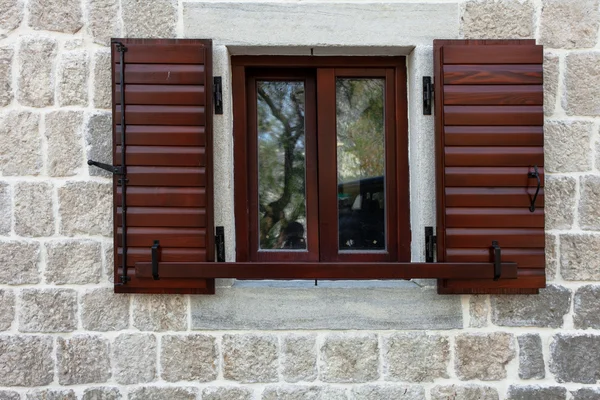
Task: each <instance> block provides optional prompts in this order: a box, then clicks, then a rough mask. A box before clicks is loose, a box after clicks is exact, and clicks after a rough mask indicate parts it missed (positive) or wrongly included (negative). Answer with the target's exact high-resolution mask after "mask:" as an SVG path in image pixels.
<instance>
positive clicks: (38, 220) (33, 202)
mask: <svg viewBox="0 0 600 400" xmlns="http://www.w3.org/2000/svg"><path fill="white" fill-rule="evenodd" d="M52 190H53V189H52V184H50V183H46V182H20V183H17V184H16V185H15V186H14V191H15V232H16V233H17V234H18V235H20V236H29V237H40V236H51V235H52V234H53V233H54V212H53V204H52Z"/></svg>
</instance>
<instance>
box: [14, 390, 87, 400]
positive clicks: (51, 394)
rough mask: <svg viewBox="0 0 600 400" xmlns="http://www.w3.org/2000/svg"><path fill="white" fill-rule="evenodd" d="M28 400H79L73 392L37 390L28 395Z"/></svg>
mask: <svg viewBox="0 0 600 400" xmlns="http://www.w3.org/2000/svg"><path fill="white" fill-rule="evenodd" d="M25 398H26V399H27V400H77V396H76V395H75V392H74V391H72V390H36V391H35V392H30V393H27V395H26V397H25Z"/></svg>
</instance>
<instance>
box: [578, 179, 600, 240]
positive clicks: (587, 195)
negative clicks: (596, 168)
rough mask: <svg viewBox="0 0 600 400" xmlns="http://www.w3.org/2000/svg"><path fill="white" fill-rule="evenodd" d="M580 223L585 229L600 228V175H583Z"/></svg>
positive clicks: (596, 229)
mask: <svg viewBox="0 0 600 400" xmlns="http://www.w3.org/2000/svg"><path fill="white" fill-rule="evenodd" d="M580 190H581V200H580V201H579V225H580V226H581V228H582V229H585V230H595V231H598V230H600V207H598V204H600V176H595V175H588V176H583V177H581V189H580Z"/></svg>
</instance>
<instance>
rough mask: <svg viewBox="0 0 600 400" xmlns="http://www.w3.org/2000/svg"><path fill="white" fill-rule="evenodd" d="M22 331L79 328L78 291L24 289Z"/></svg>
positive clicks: (20, 312)
mask: <svg viewBox="0 0 600 400" xmlns="http://www.w3.org/2000/svg"><path fill="white" fill-rule="evenodd" d="M20 303H21V307H20V310H19V330H20V331H21V332H71V331H74V330H75V329H77V292H76V291H75V290H73V289H23V291H22V292H21V299H20Z"/></svg>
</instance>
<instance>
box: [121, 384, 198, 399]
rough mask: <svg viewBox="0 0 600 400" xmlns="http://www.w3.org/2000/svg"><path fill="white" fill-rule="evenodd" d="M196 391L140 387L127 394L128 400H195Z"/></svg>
mask: <svg viewBox="0 0 600 400" xmlns="http://www.w3.org/2000/svg"><path fill="white" fill-rule="evenodd" d="M196 398H197V390H196V388H191V387H176V388H166V387H152V386H148V387H141V388H137V389H134V390H132V391H131V392H129V397H128V398H127V399H128V400H166V399H169V400H196Z"/></svg>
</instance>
